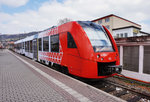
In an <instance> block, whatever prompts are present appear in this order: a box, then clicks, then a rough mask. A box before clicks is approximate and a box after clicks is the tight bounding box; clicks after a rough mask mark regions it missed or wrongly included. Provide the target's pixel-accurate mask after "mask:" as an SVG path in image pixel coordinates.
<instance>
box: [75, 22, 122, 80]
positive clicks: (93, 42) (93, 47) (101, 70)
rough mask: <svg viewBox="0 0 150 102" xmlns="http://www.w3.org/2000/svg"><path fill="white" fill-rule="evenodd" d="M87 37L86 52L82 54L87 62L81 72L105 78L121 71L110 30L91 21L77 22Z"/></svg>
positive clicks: (92, 76) (89, 75)
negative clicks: (84, 54)
mask: <svg viewBox="0 0 150 102" xmlns="http://www.w3.org/2000/svg"><path fill="white" fill-rule="evenodd" d="M78 23H79V24H80V26H81V27H82V29H83V32H84V33H85V37H86V38H87V39H88V41H87V44H88V43H89V46H88V47H87V48H86V49H87V50H86V53H88V51H89V53H88V54H87V56H88V57H85V56H83V57H84V58H85V59H87V60H88V61H89V62H88V63H86V64H85V66H84V69H83V70H84V72H83V74H84V75H85V76H86V77H87V78H106V77H110V76H114V75H117V74H119V73H121V71H122V66H121V65H120V59H119V53H118V49H117V45H116V43H115V41H114V39H113V37H112V35H111V34H110V32H109V31H108V30H107V29H106V28H105V27H104V26H101V25H98V24H95V23H93V22H89V21H87V22H80V21H79V22H78Z"/></svg>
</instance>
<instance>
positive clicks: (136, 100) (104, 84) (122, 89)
mask: <svg viewBox="0 0 150 102" xmlns="http://www.w3.org/2000/svg"><path fill="white" fill-rule="evenodd" d="M86 83H87V84H90V85H92V86H94V87H96V88H98V89H100V90H103V91H105V92H107V93H109V94H112V95H114V96H116V97H119V98H121V99H123V100H125V101H127V102H150V94H147V93H143V92H141V91H139V90H135V89H133V88H129V87H127V86H125V85H121V84H118V83H115V82H113V81H110V80H109V81H108V80H105V79H104V80H101V81H99V82H98V81H97V82H86Z"/></svg>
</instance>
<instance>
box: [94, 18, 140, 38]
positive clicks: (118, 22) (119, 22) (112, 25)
mask: <svg viewBox="0 0 150 102" xmlns="http://www.w3.org/2000/svg"><path fill="white" fill-rule="evenodd" d="M107 18H109V21H108V22H106V21H105V20H106V19H107ZM100 21H101V22H100ZM94 22H95V23H97V24H100V25H104V26H105V27H106V28H107V29H108V30H109V31H110V33H111V34H112V35H113V37H115V38H116V37H117V34H120V35H121V34H123V35H124V34H125V33H127V34H128V37H132V36H141V35H143V34H140V33H139V32H138V34H137V35H136V34H135V33H134V34H133V30H134V29H135V28H136V29H137V28H138V30H139V29H141V26H140V25H138V24H136V23H134V22H131V21H128V20H126V19H124V18H121V17H118V16H115V15H112V16H108V17H107V16H106V17H102V19H100V20H97V21H94ZM108 26H109V27H108ZM129 26H134V28H132V29H131V28H124V29H120V30H115V31H114V30H112V29H118V28H123V27H129ZM120 37H121V36H120ZM123 37H125V36H123Z"/></svg>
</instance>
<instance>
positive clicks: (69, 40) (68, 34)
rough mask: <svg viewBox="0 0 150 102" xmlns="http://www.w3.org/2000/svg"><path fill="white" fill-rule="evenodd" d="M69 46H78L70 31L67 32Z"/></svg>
mask: <svg viewBox="0 0 150 102" xmlns="http://www.w3.org/2000/svg"><path fill="white" fill-rule="evenodd" d="M67 46H68V48H77V46H76V44H75V42H74V39H73V37H72V35H71V34H70V33H69V32H68V33H67Z"/></svg>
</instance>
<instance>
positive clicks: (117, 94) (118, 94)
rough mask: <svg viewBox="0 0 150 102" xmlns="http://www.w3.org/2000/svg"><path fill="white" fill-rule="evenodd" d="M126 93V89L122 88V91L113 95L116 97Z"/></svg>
mask: <svg viewBox="0 0 150 102" xmlns="http://www.w3.org/2000/svg"><path fill="white" fill-rule="evenodd" d="M127 93H128V92H127V90H123V91H120V92H119V93H116V94H114V95H115V96H117V97H121V96H122V95H125V94H127Z"/></svg>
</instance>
